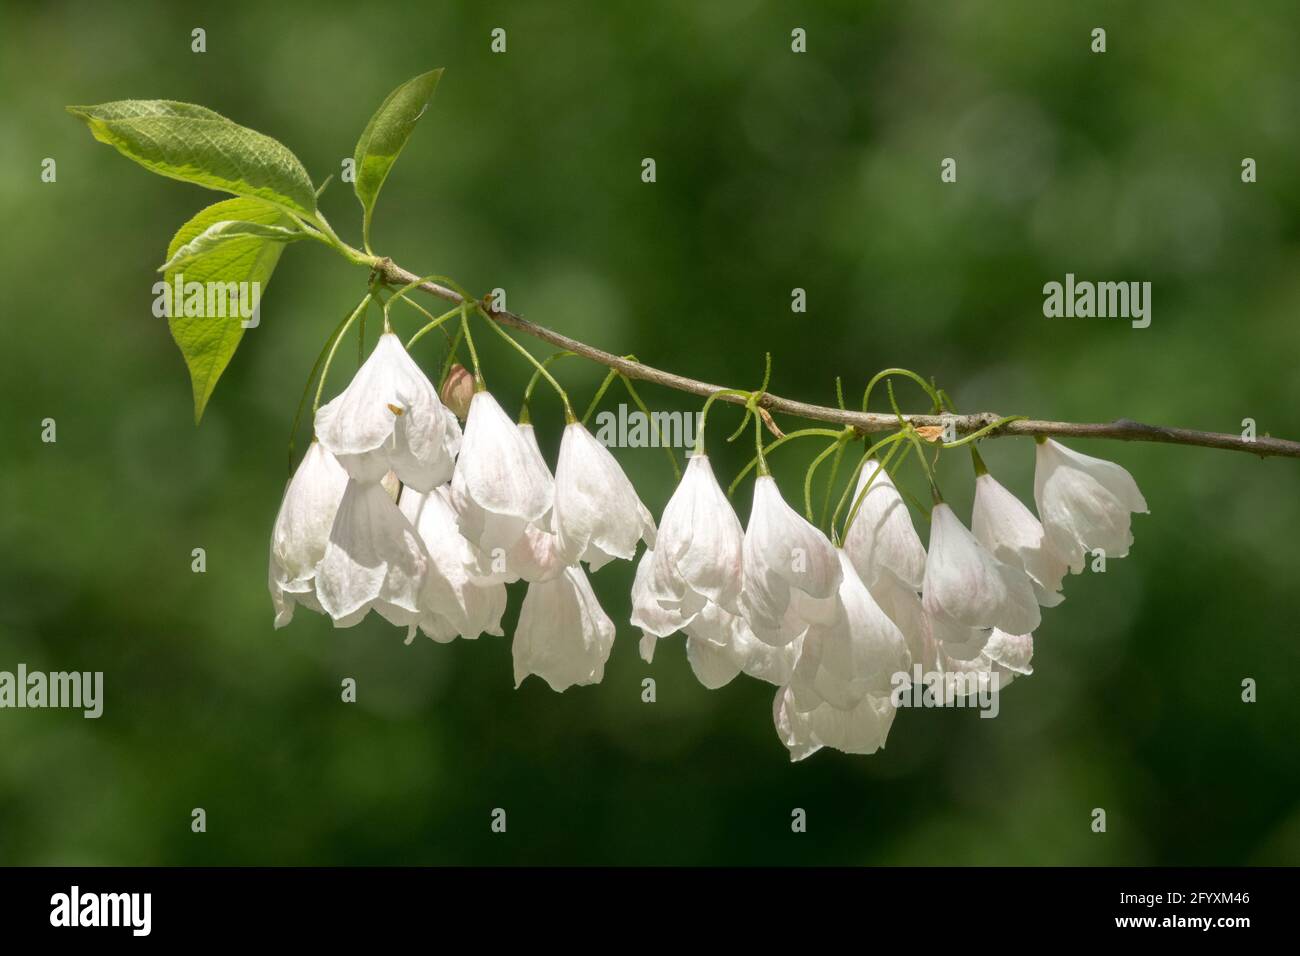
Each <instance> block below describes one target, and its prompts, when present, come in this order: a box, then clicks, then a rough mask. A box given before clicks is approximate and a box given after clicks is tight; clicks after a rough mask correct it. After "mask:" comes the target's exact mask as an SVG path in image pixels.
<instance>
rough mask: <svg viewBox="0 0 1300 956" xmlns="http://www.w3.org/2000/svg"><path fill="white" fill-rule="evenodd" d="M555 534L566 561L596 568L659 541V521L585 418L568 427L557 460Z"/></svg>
mask: <svg viewBox="0 0 1300 956" xmlns="http://www.w3.org/2000/svg"><path fill="white" fill-rule="evenodd" d="M554 514H555V534H556V538H557V539H558V541H559V546H560V553H561V554H563V555H564V559H565V562H566V563H568V564H573V563H576V562H578V561H586V562H587V565H588V567H590V568H591V570H592V571H596V570H599V569H600V568H601V567H603V566H604V565H605V564H607V563H609V562H610V561H611V560H613V559H614V558H622V559H624V560H627V561H630V560H631V559H632V558H633V556H634V555H635V554H636V546H637V542H638V541H640V540H642V539H645V543H646V545H647V547H651V548H653V547H654V546H655V522H654V518H652V517H651V516H650V512H649V511H647V510H646V507H645V505H643V504H642V503H641V499H640V498H639V497H638V496H637V493H636V489H635V488H633V487H632V482H630V481H629V480H628V477H627V475H625V474H624V473H623V469H622V468H620V467H619V464H618V462H617V461H616V460H615V459H614V456H613V455H611V454H610V452H609V449H608V448H606V447H605V446H604V445H602V444H601V443H600V442H599V441H598V440H597V439H596V437H595V436H594V435H592V434H591V432H589V431H587V429H586V427H584V426H583V425H582V423H581V422H571V423H569V424H568V425H566V426H565V428H564V437H563V438H562V439H561V440H560V457H559V461H558V462H557V463H556V466H555V512H554Z"/></svg>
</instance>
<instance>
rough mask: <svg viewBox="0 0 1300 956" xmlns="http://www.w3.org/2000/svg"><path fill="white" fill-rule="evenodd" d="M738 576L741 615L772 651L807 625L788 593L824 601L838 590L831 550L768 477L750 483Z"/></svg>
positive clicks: (838, 573) (836, 564) (836, 559)
mask: <svg viewBox="0 0 1300 956" xmlns="http://www.w3.org/2000/svg"><path fill="white" fill-rule="evenodd" d="M743 573H744V590H743V592H742V594H741V601H740V604H741V610H742V611H743V613H744V615H745V618H746V620H747V622H748V623H749V626H750V629H751V630H752V631H753V632H754V636H755V637H757V638H758V639H759V640H761V641H763V642H765V643H768V644H772V645H773V646H778V647H779V646H782V645H784V644H788V643H790V642H791V641H792V640H794V639H795V638H796V637H798V636H799V635H800V634H801V633H802V632H803V629H804V626H806V623H807V622H806V621H805V620H803V619H802V618H801V617H800V613H799V610H800V609H799V607H798V606H796V604H795V600H794V597H793V595H792V591H799V592H802V593H803V594H805V595H807V596H808V597H811V598H814V599H817V600H825V599H827V598H830V597H831V596H832V595H833V594H834V593H835V592H836V590H837V589H838V588H839V585H840V576H841V571H840V562H839V557H838V556H837V554H836V550H835V548H834V547H832V546H831V543H830V541H828V540H827V539H826V536H825V535H824V534H822V533H821V532H820V531H818V530H817V529H816V528H815V527H813V526H812V525H811V524H809V523H808V522H807V521H806V520H804V518H803V517H802V516H801V515H799V514H797V513H796V512H795V511H794V509H793V508H791V507H790V506H789V505H788V504H786V503H785V501H784V499H782V497H781V492H780V491H779V490H778V489H777V486H776V482H775V481H773V480H772V477H771V476H770V475H762V476H760V477H759V478H758V479H756V480H755V482H754V503H753V507H752V509H751V511H750V516H749V526H748V527H747V528H746V529H745V541H744V572H743ZM805 607H806V608H809V609H811V608H813V607H814V605H811V604H807V605H805Z"/></svg>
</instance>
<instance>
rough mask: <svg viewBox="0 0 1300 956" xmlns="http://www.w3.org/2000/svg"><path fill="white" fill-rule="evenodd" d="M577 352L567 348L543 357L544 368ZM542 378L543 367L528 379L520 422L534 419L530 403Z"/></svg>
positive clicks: (525, 422)
mask: <svg viewBox="0 0 1300 956" xmlns="http://www.w3.org/2000/svg"><path fill="white" fill-rule="evenodd" d="M577 354H578V353H577V352H570V351H568V350H567V349H565V350H562V351H559V352H552V353H551V354H550V355H548V356H546V358H544V359H542V368H550V367H551V363H553V362H557V361H559V360H560V359H562V358H574V357H576V356H577ZM541 380H542V372H541V369H534V370H533V374H532V376H530V377H529V379H528V384H527V385H526V386H525V387H524V401H523V405H522V407H521V408H520V409H519V424H521V425H527V424H528V423H529V422H530V421H531V420H532V413H531V412H530V411H529V403H530V402H532V400H533V390H534V389H535V388H537V383H538V382H540V381H541Z"/></svg>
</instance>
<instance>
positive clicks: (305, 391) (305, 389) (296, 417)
mask: <svg viewBox="0 0 1300 956" xmlns="http://www.w3.org/2000/svg"><path fill="white" fill-rule="evenodd" d="M367 298H368V297H367ZM351 318H352V316H351V315H345V316H344V317H343V318H342V320H340V322H339V324H338V325H336V326H335V327H334V331H333V332H331V333H330V334H329V336H328V337H327V338H326V339H325V344H324V345H322V346H321V347H320V352H319V353H318V354H317V355H316V361H315V362H313V363H312V367H311V372H310V373H309V374H308V375H307V381H306V382H305V383H303V386H302V397H301V398H299V399H298V410H297V411H296V412H294V414H293V427H292V428H291V429H290V431H289V473H290V474H293V447H294V445H293V443H294V439H295V438H296V437H297V435H298V426H299V425H301V424H302V413H303V409H305V408H306V407H307V396H308V395H310V394H311V383H312V382H314V381H315V380H316V373H317V372H319V371H320V367H321V365H322V364H323V363H324V361H325V355H326V353H328V352H329V351H330V347H331V346H332V345H333V344H334V343H335V342H337V341H338V339H339V336H341V335H342V334H343V330H344V329H345V328H347V324H348V322H349V321H351Z"/></svg>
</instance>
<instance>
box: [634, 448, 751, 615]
mask: <svg viewBox="0 0 1300 956" xmlns="http://www.w3.org/2000/svg"><path fill="white" fill-rule="evenodd" d="M744 546H745V531H744V529H743V528H742V527H741V525H740V519H739V518H737V517H736V510H735V509H734V508H733V507H731V502H730V501H728V500H727V493H726V492H725V491H723V490H722V486H721V485H719V484H718V479H717V478H715V477H714V475H713V468H712V466H711V465H710V464H709V457H708V456H707V455H703V454H700V455H694V456H692V457H691V459H690V461H689V462H687V464H686V473H685V474H684V475H682V480H681V481H680V482H679V483H678V485H677V490H676V491H674V492H673V496H672V497H671V498H670V499H668V504H667V506H666V507H665V508H664V513H663V518H662V519H661V520H660V522H659V533H658V536H657V541H656V543H655V561H656V562H657V563H658V565H659V571H658V573H657V575H656V578H657V579H661V580H663V582H664V583H665V589H666V591H667V592H668V593H667V597H668V600H669V601H670V602H671V603H674V604H676V605H677V606H678V607H680V608H682V609H683V610H684V611H685V612H686V613H691V612H692V611H693V610H694V609H695V608H697V607H699V606H702V605H703V604H704V602H706V601H711V602H712V603H714V604H716V605H718V606H719V607H722V608H725V609H726V610H729V611H731V612H732V613H733V614H734V613H735V612H736V611H737V610H738V604H737V602H738V601H739V599H740V590H741V587H742V586H743V584H744V575H743V573H742V556H743V553H744Z"/></svg>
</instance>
